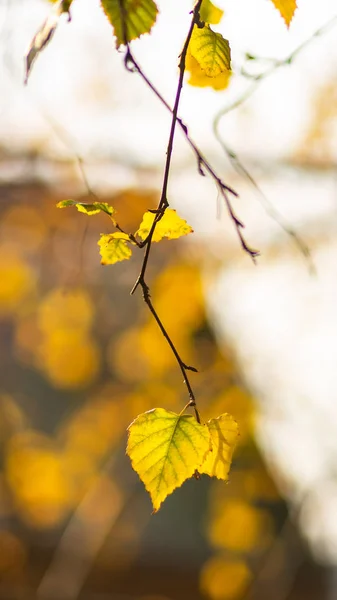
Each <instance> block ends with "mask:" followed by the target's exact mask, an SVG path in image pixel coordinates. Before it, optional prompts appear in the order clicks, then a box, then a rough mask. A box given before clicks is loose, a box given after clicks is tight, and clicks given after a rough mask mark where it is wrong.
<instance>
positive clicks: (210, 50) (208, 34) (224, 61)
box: [189, 25, 231, 77]
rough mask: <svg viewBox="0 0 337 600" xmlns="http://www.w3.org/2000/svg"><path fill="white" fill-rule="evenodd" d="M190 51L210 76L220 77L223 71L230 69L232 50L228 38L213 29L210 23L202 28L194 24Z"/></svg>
mask: <svg viewBox="0 0 337 600" xmlns="http://www.w3.org/2000/svg"><path fill="white" fill-rule="evenodd" d="M189 51H190V53H191V56H193V58H195V60H196V61H197V62H198V63H199V66H200V68H201V69H202V70H203V71H204V72H205V74H206V75H207V76H208V77H218V76H219V75H221V73H225V72H228V71H230V68H231V51H230V47H229V43H228V40H225V39H224V38H223V37H222V35H221V33H216V32H215V31H212V29H211V28H210V26H209V25H205V27H202V28H199V27H197V26H196V25H195V26H194V29H193V33H192V37H191V41H190V43H189Z"/></svg>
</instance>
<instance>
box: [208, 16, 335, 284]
mask: <svg viewBox="0 0 337 600" xmlns="http://www.w3.org/2000/svg"><path fill="white" fill-rule="evenodd" d="M336 22H337V15H336V16H335V17H333V18H332V19H330V20H329V21H328V22H327V23H325V25H323V26H322V27H320V28H319V29H317V30H316V31H315V32H314V33H313V34H312V35H311V36H310V37H309V38H308V39H307V40H305V41H304V42H302V44H300V45H299V46H297V48H295V50H293V52H291V53H290V54H289V55H288V56H287V57H286V58H284V59H282V60H277V59H273V58H269V59H266V58H263V59H262V58H259V57H256V56H252V55H248V59H249V61H253V62H254V63H256V62H257V61H259V60H261V61H262V60H263V61H264V62H267V63H268V64H269V67H268V68H267V69H266V70H264V71H262V72H260V73H258V74H255V75H254V74H250V73H249V72H247V71H246V70H245V69H241V75H243V76H244V77H246V78H247V79H250V80H251V83H250V85H249V86H248V87H247V89H246V90H245V91H244V92H243V94H242V95H241V96H239V97H238V98H236V99H235V100H234V101H233V102H232V103H231V104H228V105H227V106H225V107H224V108H222V109H221V110H220V111H219V112H218V113H217V115H216V116H215V118H214V121H213V131H214V135H215V137H216V139H217V140H218V142H219V143H220V145H221V147H222V149H223V150H224V152H225V153H226V155H227V157H228V159H229V161H230V162H231V164H232V166H233V167H234V168H235V169H236V171H237V172H238V173H240V174H241V175H243V176H244V177H245V178H246V179H247V181H249V183H250V184H251V185H252V186H253V187H254V188H255V190H256V191H257V193H258V198H259V201H260V204H261V205H262V206H263V208H264V210H265V211H266V213H267V214H268V215H269V216H270V217H271V218H272V219H273V220H274V221H275V222H276V223H278V225H279V226H280V227H281V228H282V229H283V230H284V231H285V233H286V234H287V235H289V236H290V237H291V238H292V239H293V241H294V244H295V245H296V246H297V248H298V250H299V251H300V252H301V254H302V255H303V257H304V259H305V260H306V262H307V264H308V268H309V272H310V274H311V275H314V274H316V268H315V265H314V263H313V260H312V257H311V253H310V250H309V248H308V246H307V244H306V243H305V242H304V241H303V240H302V238H301V237H300V236H299V234H298V233H297V232H296V231H295V229H294V228H293V227H292V226H291V225H290V224H289V223H287V221H286V219H285V218H284V217H283V215H282V214H281V213H280V212H279V211H278V210H277V209H276V208H275V207H274V206H273V204H272V203H271V202H270V200H269V199H268V198H267V197H266V196H265V194H264V193H263V192H262V190H261V189H260V187H259V186H258V185H257V183H256V182H255V180H254V178H253V177H252V176H251V174H250V173H249V171H248V170H247V169H246V167H245V166H244V165H243V164H242V162H241V161H240V159H239V157H238V156H237V154H236V153H235V152H233V151H232V150H231V149H230V148H229V147H228V146H227V144H226V143H225V141H224V139H223V138H222V136H221V134H220V131H219V126H220V121H221V120H222V118H223V117H224V116H225V115H227V114H228V113H229V112H232V111H233V110H235V109H236V108H238V107H239V106H240V105H241V104H243V103H244V102H245V101H246V100H248V98H250V96H251V95H252V94H253V93H254V92H255V90H256V89H257V88H258V86H259V85H260V83H261V82H262V81H263V80H264V79H266V78H267V77H269V75H271V74H272V73H274V71H276V70H277V69H279V68H280V67H285V66H288V65H290V64H292V62H293V61H294V59H295V58H296V57H297V55H298V54H300V53H301V52H302V51H303V50H304V48H306V46H308V45H309V44H310V43H311V42H312V41H313V40H314V39H315V38H317V37H319V36H321V35H323V34H324V33H326V32H327V31H328V30H329V29H330V28H331V27H333V26H334V25H335V24H336Z"/></svg>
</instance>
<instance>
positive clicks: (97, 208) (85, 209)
mask: <svg viewBox="0 0 337 600" xmlns="http://www.w3.org/2000/svg"><path fill="white" fill-rule="evenodd" d="M56 206H57V208H67V207H68V206H76V208H77V210H78V212H81V213H84V214H86V215H89V216H91V215H97V214H98V213H100V212H104V213H106V214H107V215H109V217H111V215H113V213H114V212H115V209H114V208H113V207H112V206H109V204H107V203H106V202H92V203H91V204H89V203H86V202H77V201H76V200H61V202H58V203H57V204H56Z"/></svg>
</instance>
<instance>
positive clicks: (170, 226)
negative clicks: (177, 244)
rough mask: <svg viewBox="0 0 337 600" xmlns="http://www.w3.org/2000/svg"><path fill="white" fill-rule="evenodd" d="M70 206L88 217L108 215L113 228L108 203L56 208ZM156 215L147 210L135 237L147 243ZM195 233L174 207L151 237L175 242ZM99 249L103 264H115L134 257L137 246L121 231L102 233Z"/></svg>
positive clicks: (69, 203)
mask: <svg viewBox="0 0 337 600" xmlns="http://www.w3.org/2000/svg"><path fill="white" fill-rule="evenodd" d="M69 206H75V207H76V208H77V210H78V211H79V212H81V213H84V214H86V215H89V216H91V215H97V214H98V213H100V212H103V213H105V214H107V215H108V216H109V217H110V219H111V221H112V222H113V224H114V226H116V225H117V224H116V221H115V220H114V218H113V216H112V215H114V214H115V212H116V211H115V209H114V208H113V207H112V206H110V205H109V204H107V203H106V202H92V203H91V204H88V203H86V202H77V201H76V200H62V201H61V202H59V203H58V204H57V208H67V207H69ZM155 218H156V214H155V213H154V212H151V211H147V212H146V213H145V214H144V215H143V219H142V222H141V224H140V227H139V229H138V231H136V234H135V235H137V236H138V237H139V238H140V239H141V240H142V241H144V240H146V238H147V237H148V235H149V233H150V231H151V228H152V226H153V223H154V220H155ZM188 233H193V229H192V227H190V225H188V223H186V221H185V220H184V219H182V218H181V217H179V215H178V214H177V212H176V211H175V210H173V209H172V208H167V209H166V210H165V212H164V214H163V216H162V217H161V219H159V220H158V222H157V223H156V227H155V230H154V232H153V235H152V241H153V242H160V241H161V240H162V239H164V238H167V239H169V240H175V239H177V238H180V237H182V236H183V235H187V234H188ZM98 245H99V248H100V255H101V257H102V260H101V264H102V265H114V264H115V263H117V262H121V261H122V260H129V258H131V256H132V249H131V245H135V241H134V238H132V236H129V235H128V234H127V233H123V232H121V231H118V232H116V233H108V234H105V233H102V234H101V237H100V239H99V240H98Z"/></svg>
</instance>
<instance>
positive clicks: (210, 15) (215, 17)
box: [199, 0, 224, 25]
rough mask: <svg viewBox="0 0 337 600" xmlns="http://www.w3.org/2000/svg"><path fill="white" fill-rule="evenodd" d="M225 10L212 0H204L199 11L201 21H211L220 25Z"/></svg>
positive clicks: (212, 23)
mask: <svg viewBox="0 0 337 600" xmlns="http://www.w3.org/2000/svg"><path fill="white" fill-rule="evenodd" d="M223 12H224V11H223V10H221V8H218V7H217V6H215V4H213V2H211V0H203V2H202V5H201V9H200V13H199V14H200V21H205V23H210V24H211V25H218V23H220V21H221V19H222V16H223Z"/></svg>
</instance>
